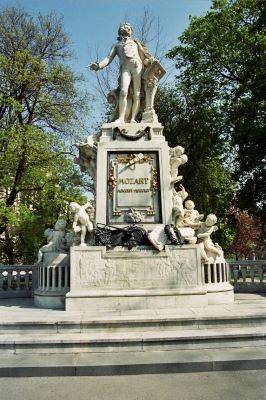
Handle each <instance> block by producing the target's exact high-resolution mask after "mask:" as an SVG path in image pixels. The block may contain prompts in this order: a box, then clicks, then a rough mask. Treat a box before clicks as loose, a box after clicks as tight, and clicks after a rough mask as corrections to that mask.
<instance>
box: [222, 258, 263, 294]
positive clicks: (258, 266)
mask: <svg viewBox="0 0 266 400" xmlns="http://www.w3.org/2000/svg"><path fill="white" fill-rule="evenodd" d="M229 266H230V272H231V273H230V277H231V284H232V285H233V286H234V291H235V293H265V292H266V261H265V260H241V261H230V262H229Z"/></svg>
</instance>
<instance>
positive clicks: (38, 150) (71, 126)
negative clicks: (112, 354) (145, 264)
mask: <svg viewBox="0 0 266 400" xmlns="http://www.w3.org/2000/svg"><path fill="white" fill-rule="evenodd" d="M0 39H1V40H0V188H1V192H0V235H1V237H0V250H1V252H2V260H3V261H4V262H9V263H10V264H12V263H13V262H14V261H15V260H23V261H24V262H29V261H32V260H33V257H34V252H36V246H37V242H38V241H39V242H40V240H41V239H40V237H41V236H42V232H43V230H44V228H45V222H47V223H48V224H49V223H50V224H53V223H54V222H55V221H56V219H57V218H58V216H59V215H62V214H64V213H66V205H67V202H68V201H71V200H73V199H76V200H77V199H78V198H81V197H82V194H81V191H80V188H81V187H84V185H85V187H86V189H87V190H88V189H89V188H90V182H89V180H87V181H86V180H85V181H84V179H83V178H82V177H81V175H80V173H79V172H78V170H77V169H75V168H74V167H73V166H72V160H70V158H69V156H68V155H69V154H70V152H69V151H67V149H68V148H70V144H71V142H72V141H73V140H74V139H75V138H78V137H79V135H80V134H81V133H84V132H85V131H86V127H85V126H84V124H83V119H84V118H85V117H86V116H87V115H88V112H89V109H88V95H87V93H86V92H83V91H82V90H81V89H80V85H81V84H82V83H83V82H84V78H83V77H82V76H76V75H75V74H74V73H73V71H72V70H71V68H70V67H69V66H68V65H67V62H68V61H69V60H70V59H71V57H72V56H73V53H72V51H71V49H70V40H69V38H68V36H67V35H66V33H65V32H64V29H63V21H62V18H61V17H58V16H57V15H56V14H55V13H54V12H52V13H50V14H48V15H46V16H43V15H41V14H40V15H38V17H37V19H35V20H34V18H33V16H31V15H29V14H28V13H26V12H25V11H24V10H23V9H21V8H20V7H17V8H14V7H10V8H9V7H3V9H2V13H1V14H0ZM40 231H41V233H40ZM40 235H41V236H40Z"/></svg>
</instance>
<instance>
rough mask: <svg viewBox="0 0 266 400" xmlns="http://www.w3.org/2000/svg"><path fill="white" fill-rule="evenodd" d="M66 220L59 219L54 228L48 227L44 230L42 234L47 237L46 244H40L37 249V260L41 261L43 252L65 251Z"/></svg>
mask: <svg viewBox="0 0 266 400" xmlns="http://www.w3.org/2000/svg"><path fill="white" fill-rule="evenodd" d="M66 224H67V222H66V221H65V220H64V219H59V220H58V221H57V222H56V224H55V226H54V229H51V228H48V229H46V230H45V231H44V236H45V237H46V238H47V244H46V245H44V246H42V247H41V248H40V249H39V251H38V261H37V263H41V262H42V258H43V253H49V252H50V251H57V252H60V253H65V252H66V250H67V246H66V245H65V240H64V238H65V228H66Z"/></svg>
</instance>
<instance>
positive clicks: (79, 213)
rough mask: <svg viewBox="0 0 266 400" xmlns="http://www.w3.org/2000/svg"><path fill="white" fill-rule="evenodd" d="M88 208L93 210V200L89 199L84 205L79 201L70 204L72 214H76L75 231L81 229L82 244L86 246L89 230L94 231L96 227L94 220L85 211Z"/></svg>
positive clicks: (73, 226)
mask: <svg viewBox="0 0 266 400" xmlns="http://www.w3.org/2000/svg"><path fill="white" fill-rule="evenodd" d="M86 208H90V209H91V212H92V211H93V206H92V204H91V202H89V201H88V202H87V203H86V204H85V205H84V206H80V205H79V204H78V203H75V202H72V203H70V204H69V212H70V214H72V215H73V214H74V222H73V225H72V228H73V231H74V232H80V231H81V236H80V242H81V243H80V245H81V246H86V243H85V238H86V233H87V231H88V232H92V231H93V229H94V228H93V224H92V221H91V219H90V217H89V215H88V214H87V212H86V211H85V210H86Z"/></svg>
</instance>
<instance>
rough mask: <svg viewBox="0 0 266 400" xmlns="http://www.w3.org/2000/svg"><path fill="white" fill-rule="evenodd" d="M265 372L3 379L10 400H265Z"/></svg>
mask: <svg viewBox="0 0 266 400" xmlns="http://www.w3.org/2000/svg"><path fill="white" fill-rule="evenodd" d="M265 378H266V371H265V370H254V371H228V372H227V371H219V372H200V373H190V374H183V373H182V374H156V375H127V376H96V377H95V376H83V377H76V376H66V377H52V378H51V377H31V378H15V377H13V378H0V393H1V399H8V400H18V399H19V400H29V399H32V400H59V399H62V400H77V399H78V400H88V399H89V400H118V399H119V400H120V399H121V400H229V399H232V400H250V399H253V398H254V399H256V400H265V397H266V395H265V393H266V379H265Z"/></svg>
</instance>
